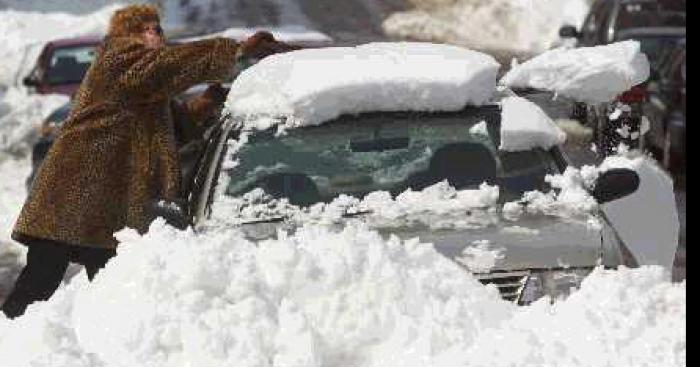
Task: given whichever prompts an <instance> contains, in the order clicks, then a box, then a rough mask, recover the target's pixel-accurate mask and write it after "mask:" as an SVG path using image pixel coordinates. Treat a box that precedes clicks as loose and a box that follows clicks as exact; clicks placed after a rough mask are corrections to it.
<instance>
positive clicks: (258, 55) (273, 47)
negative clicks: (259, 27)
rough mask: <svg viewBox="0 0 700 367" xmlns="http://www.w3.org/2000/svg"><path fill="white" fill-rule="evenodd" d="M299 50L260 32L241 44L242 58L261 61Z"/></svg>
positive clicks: (270, 34)
mask: <svg viewBox="0 0 700 367" xmlns="http://www.w3.org/2000/svg"><path fill="white" fill-rule="evenodd" d="M295 49H298V47H294V46H291V45H288V44H286V43H284V42H280V41H277V40H275V37H274V36H273V35H272V33H270V32H267V31H258V32H256V33H255V34H254V35H252V36H250V37H249V38H248V39H247V40H245V41H244V42H243V43H242V44H241V56H242V57H245V58H248V59H257V60H260V59H262V58H265V57H267V56H270V55H273V54H276V53H281V52H287V51H292V50H295Z"/></svg>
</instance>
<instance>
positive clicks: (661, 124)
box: [644, 38, 686, 175]
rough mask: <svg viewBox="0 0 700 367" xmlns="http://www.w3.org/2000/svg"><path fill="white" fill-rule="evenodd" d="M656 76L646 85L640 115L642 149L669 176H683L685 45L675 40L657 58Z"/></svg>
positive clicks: (684, 156) (684, 148) (684, 161)
mask: <svg viewBox="0 0 700 367" xmlns="http://www.w3.org/2000/svg"><path fill="white" fill-rule="evenodd" d="M657 70H658V72H657V75H656V77H655V78H654V79H653V80H652V81H651V82H650V83H649V88H648V90H649V99H648V102H647V103H645V104H644V115H645V116H647V117H648V118H649V121H650V130H649V132H647V133H646V134H645V147H646V148H648V149H649V150H650V151H651V152H652V153H653V154H654V155H655V157H656V158H657V159H658V160H659V161H660V162H662V164H663V166H664V167H665V168H666V169H668V170H669V171H670V172H671V173H672V174H674V175H676V174H684V173H685V166H686V141H685V140H686V135H685V134H686V42H685V38H682V39H680V40H678V41H677V42H676V43H675V45H674V47H670V48H667V49H664V50H663V52H662V53H661V54H660V55H659V60H658V66H657Z"/></svg>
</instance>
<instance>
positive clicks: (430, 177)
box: [225, 114, 556, 206]
mask: <svg viewBox="0 0 700 367" xmlns="http://www.w3.org/2000/svg"><path fill="white" fill-rule="evenodd" d="M498 135H499V131H498V127H497V126H495V123H487V122H485V121H484V119H483V118H482V117H479V116H460V115H458V114H379V115H373V116H362V117H352V118H345V119H344V120H343V121H339V122H337V123H330V124H326V125H322V126H317V127H307V128H300V129H295V130H291V131H289V132H288V133H287V134H286V135H284V136H279V137H276V136H275V135H274V134H273V133H272V132H265V133H259V134H256V135H254V136H252V137H251V138H250V140H249V142H248V144H245V145H244V146H243V147H242V148H241V150H240V151H239V152H238V153H237V155H236V157H235V159H236V160H237V161H238V165H237V166H235V167H234V168H233V169H231V170H230V171H228V176H229V177H230V179H228V180H227V181H228V186H227V187H226V190H225V193H226V194H227V195H229V196H241V195H243V194H245V193H247V192H249V191H251V190H253V189H254V188H258V187H259V188H262V189H263V190H265V191H266V192H267V193H268V194H269V195H271V196H273V197H275V198H288V199H289V201H290V203H292V204H295V205H300V206H307V205H310V204H314V203H318V202H329V201H332V200H333V199H334V198H336V197H337V196H339V195H341V194H345V195H349V196H353V197H357V198H362V197H363V196H364V195H366V194H368V193H370V192H373V191H379V190H381V191H388V192H390V193H391V194H392V196H396V195H398V194H400V193H401V192H403V191H405V190H407V189H413V190H422V189H424V188H426V187H428V186H431V185H433V184H435V183H438V182H441V181H443V180H447V181H448V182H449V183H450V184H451V185H452V186H454V187H455V188H457V189H468V188H478V187H479V186H480V184H482V183H483V182H486V183H489V184H491V185H498V186H500V191H501V192H500V199H501V200H502V201H505V200H515V199H517V198H519V197H521V196H522V194H523V193H524V192H526V191H531V190H544V189H546V183H545V182H544V177H545V175H546V174H550V173H555V171H556V166H555V164H554V161H553V158H552V157H551V155H550V154H549V153H548V152H545V151H543V150H541V149H535V150H530V151H524V152H516V153H508V152H502V151H499V150H498V149H497V146H498V139H499V136H498Z"/></svg>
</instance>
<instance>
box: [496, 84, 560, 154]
mask: <svg viewBox="0 0 700 367" xmlns="http://www.w3.org/2000/svg"><path fill="white" fill-rule="evenodd" d="M501 111H502V112H501V145H500V147H499V149H501V150H505V151H519V150H530V149H533V148H537V147H541V148H544V149H549V148H551V147H552V146H555V145H558V144H563V143H564V141H565V140H566V133H565V132H564V131H563V130H562V129H561V128H560V127H559V126H557V124H555V123H554V121H552V119H551V118H549V116H547V114H546V113H545V112H544V111H542V109H541V108H540V107H539V106H537V105H536V104H534V103H532V102H530V101H528V100H527V99H525V98H521V97H507V98H504V99H503V100H501Z"/></svg>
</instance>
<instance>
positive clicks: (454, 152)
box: [163, 53, 640, 304]
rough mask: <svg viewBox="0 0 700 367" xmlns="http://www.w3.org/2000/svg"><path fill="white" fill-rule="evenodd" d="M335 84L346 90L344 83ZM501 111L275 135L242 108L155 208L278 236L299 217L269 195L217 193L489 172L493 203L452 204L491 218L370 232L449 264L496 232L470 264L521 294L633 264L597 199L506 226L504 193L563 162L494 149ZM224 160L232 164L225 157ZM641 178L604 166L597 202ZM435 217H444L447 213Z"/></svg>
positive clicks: (529, 297) (395, 182) (519, 189)
mask: <svg viewBox="0 0 700 367" xmlns="http://www.w3.org/2000/svg"><path fill="white" fill-rule="evenodd" d="M402 57H405V53H402ZM300 59H303V58H301V57H300ZM306 60H309V59H308V58H307V59H306ZM373 61H376V60H373ZM300 62H303V61H300ZM311 62H313V63H314V64H313V65H314V67H315V68H317V70H334V68H333V67H332V65H327V66H325V69H324V65H323V62H324V59H323V58H322V57H321V58H318V59H314V60H312V61H311ZM268 65H269V64H268ZM284 65H286V66H289V65H288V64H284ZM254 67H256V66H254ZM381 70H385V72H387V71H386V70H389V69H381ZM377 72H380V71H379V70H378V71H377ZM263 74H265V73H263ZM324 75H325V74H324ZM296 77H299V76H296ZM329 78H331V77H330V76H329ZM246 80H247V81H248V82H250V83H256V82H260V81H259V80H256V79H255V78H248V79H246ZM294 80H297V79H294ZM324 80H325V79H324ZM328 82H329V84H332V83H330V82H331V81H328ZM340 84H342V83H340ZM248 87H251V85H248ZM252 87H254V86H252ZM394 87H396V86H395V85H394ZM356 88H359V86H358V85H354V86H353V90H357V89H356ZM410 88H417V86H416V85H411V86H410ZM335 92H337V93H343V92H347V88H346V89H343V88H341V92H338V90H335ZM329 93H334V92H329ZM397 93H399V92H397ZM426 93H427V91H426ZM312 95H313V96H314V98H318V99H319V100H325V99H324V95H323V94H318V93H316V92H315V91H314V92H313V93H312ZM328 97H329V98H330V96H328ZM334 97H338V96H337V95H334ZM305 102H306V103H313V101H305ZM404 102H405V101H404ZM271 103H274V102H271ZM397 103H400V102H397ZM258 107H260V108H263V106H258ZM229 112H230V111H229ZM501 112H502V111H501V105H500V104H499V103H497V102H494V103H488V104H486V105H481V106H465V107H464V108H463V109H461V110H458V111H451V112H444V111H443V112H437V111H428V110H424V111H408V110H405V109H401V108H397V109H395V110H394V111H391V112H387V111H386V110H376V111H367V112H362V113H357V114H348V115H341V116H340V117H337V118H330V119H329V120H327V121H324V122H322V123H320V124H314V125H312V126H304V127H298V128H294V129H291V130H288V131H286V132H285V133H284V134H279V133H278V126H274V125H273V126H271V127H270V128H268V129H264V130H256V129H253V128H250V129H249V128H246V122H245V119H246V117H245V116H244V115H243V114H241V115H236V114H235V113H230V114H225V115H224V116H223V117H222V120H221V123H220V124H217V125H215V126H213V127H212V128H211V129H210V130H209V131H208V132H207V134H206V135H205V138H204V140H205V142H206V143H205V148H204V150H203V151H202V152H201V154H200V156H199V157H198V158H197V159H194V160H192V161H190V162H183V165H192V167H193V169H191V170H190V172H192V175H191V176H187V177H184V180H185V181H186V182H185V183H184V185H183V187H185V188H186V190H185V192H184V193H183V197H182V200H183V202H185V203H186V204H185V205H184V207H182V208H181V210H180V211H179V212H178V211H177V210H173V209H172V207H169V206H167V207H165V206H164V207H163V217H164V218H168V217H169V218H171V220H170V221H171V222H172V223H187V222H190V223H194V227H195V230H198V231H206V230H208V229H210V228H212V226H217V225H223V226H234V227H238V228H240V229H241V230H242V231H243V232H244V233H245V234H246V235H247V236H249V237H250V238H252V239H255V240H261V239H265V238H271V237H274V236H276V235H277V234H278V233H279V232H278V231H294V230H295V229H296V228H298V226H299V225H301V224H303V223H301V224H300V223H298V222H296V221H295V219H294V217H290V216H288V215H287V214H285V213H284V212H276V211H275V210H274V208H275V204H273V203H272V202H270V203H268V204H269V205H267V204H266V205H267V206H266V208H267V209H270V210H268V211H265V212H264V213H262V214H261V215H260V216H256V217H255V219H249V220H242V221H233V220H230V219H228V218H231V216H235V215H236V213H233V212H229V211H236V212H238V211H239V210H240V208H238V209H232V208H231V206H229V205H227V204H226V203H227V202H229V200H234V201H235V200H236V199H241V200H242V198H244V197H246V195H247V194H248V193H250V192H252V190H255V189H257V188H261V189H263V190H264V191H265V192H266V193H267V194H268V195H269V196H270V197H272V198H274V199H272V200H277V202H279V200H282V199H286V200H287V201H288V203H289V204H292V205H297V206H299V207H302V208H303V207H307V208H308V207H311V206H314V205H316V204H317V203H327V202H330V201H332V200H334V199H336V198H338V197H340V196H342V195H346V196H350V197H356V198H362V197H363V196H364V195H366V194H368V193H370V192H375V191H378V190H381V191H385V192H388V193H389V194H390V195H392V196H393V197H396V196H397V195H398V194H400V193H402V192H404V191H405V190H408V189H411V190H422V189H425V188H428V187H431V185H434V184H437V183H440V182H442V181H445V180H446V181H447V182H448V183H449V184H450V185H452V186H454V187H455V188H457V189H474V188H477V187H479V185H480V184H482V183H483V182H487V183H490V184H492V185H498V186H499V191H500V192H499V196H498V198H499V202H498V205H497V208H496V210H493V211H488V210H487V209H484V208H481V209H475V210H474V211H473V212H472V211H465V212H460V213H458V214H457V215H458V217H459V216H460V215H461V216H463V218H462V217H460V218H461V219H462V220H467V219H468V218H470V216H475V217H478V216H479V215H480V214H479V213H478V212H479V210H484V211H486V212H487V213H491V214H489V215H494V222H491V223H490V224H489V225H486V226H483V227H477V228H463V227H448V228H442V229H433V228H431V227H430V226H429V225H427V224H425V223H422V222H420V221H407V222H406V223H403V224H401V225H400V226H397V227H391V228H383V229H381V228H380V229H379V231H380V233H382V234H383V235H386V236H389V235H392V234H393V235H397V236H399V237H401V238H404V239H407V238H415V237H418V238H419V239H420V240H421V242H424V243H432V244H433V246H434V248H435V249H436V250H437V251H438V252H439V253H441V254H443V255H444V256H446V257H447V258H449V259H452V260H455V261H456V262H458V263H459V261H458V260H459V259H458V257H459V256H460V254H462V253H464V251H465V250H466V249H467V248H468V247H470V246H474V243H475V242H478V241H477V240H487V241H491V242H492V243H497V244H498V246H499V247H502V248H503V249H504V256H503V257H502V258H499V259H498V260H497V261H496V263H495V264H494V266H493V267H492V268H490V269H489V270H486V271H474V273H475V275H476V277H477V278H478V279H480V280H481V281H482V282H483V283H485V284H494V285H495V286H496V287H497V289H498V290H499V291H500V293H501V296H502V297H503V298H504V299H507V300H511V301H513V302H517V303H519V304H526V303H529V302H531V301H533V300H535V299H538V298H539V297H541V296H543V295H550V296H554V297H556V296H559V295H563V294H566V293H567V292H568V291H569V290H570V289H571V287H575V286H577V285H578V284H579V282H580V281H581V280H582V279H583V278H584V277H585V276H586V275H587V274H588V273H589V272H590V271H591V270H592V269H593V268H594V267H596V266H597V265H601V264H602V265H605V266H608V267H612V268H615V267H617V266H619V265H621V264H626V265H628V266H635V265H636V264H637V260H636V259H635V257H634V255H632V252H631V251H630V250H629V249H628V248H627V247H626V246H625V244H624V243H623V241H622V240H621V238H620V236H618V234H617V231H616V229H615V228H614V227H613V225H612V224H611V223H610V222H609V221H608V220H607V219H606V216H605V214H604V213H603V212H602V211H600V210H598V211H596V212H595V214H594V215H595V216H596V217H597V218H599V219H600V222H601V226H600V227H596V228H593V227H590V226H588V225H587V220H585V219H574V218H567V219H564V218H560V217H556V216H548V215H541V216H540V215H534V216H527V217H526V218H523V219H522V220H523V222H518V223H519V224H520V225H522V226H524V227H527V228H529V229H530V231H529V232H528V233H529V234H528V235H523V233H517V231H515V232H513V231H509V230H508V229H507V227H509V226H512V225H513V224H512V223H513V222H510V221H508V220H507V219H505V214H504V211H503V206H504V205H505V202H507V201H511V200H516V199H517V198H522V196H523V194H524V193H525V192H530V191H531V190H542V191H544V192H546V191H548V190H549V189H550V188H551V187H550V184H549V182H548V181H547V180H546V179H545V177H546V176H547V175H550V174H559V173H562V172H564V171H565V170H566V169H567V167H568V166H569V164H568V159H567V157H566V155H565V153H564V151H563V150H562V148H560V147H559V146H556V145H555V146H554V147H552V148H551V149H544V148H538V147H533V148H531V149H527V150H520V151H509V152H507V151H503V150H500V149H499V146H500V142H501V140H500V139H501V135H500V132H501V123H502V121H501ZM236 116H239V117H236ZM286 117H288V116H279V120H278V121H279V122H280V123H282V122H283V121H285V118H286ZM266 121H267V120H266ZM523 134H524V135H527V134H528V132H523ZM535 134H536V133H535ZM242 136H245V139H243V140H242V139H241V138H242ZM242 141H245V143H243V144H241V142H242ZM231 147H236V149H235V151H230V149H231ZM231 154H234V155H233V156H231ZM231 159H232V160H235V162H236V164H229V162H230V160H231ZM639 183H640V179H639V176H638V175H637V174H636V173H635V172H634V171H632V170H628V169H622V170H611V171H608V172H606V173H604V174H602V176H600V177H599V178H598V180H597V183H596V184H595V186H594V188H593V189H591V193H592V195H593V196H594V197H595V198H596V199H597V200H598V202H599V203H606V202H611V201H615V200H617V199H619V198H622V197H624V196H626V195H628V194H630V193H632V192H634V191H635V190H636V189H637V188H638V187H639ZM282 201H283V202H284V200H282ZM427 207H428V204H427V203H426V208H427ZM372 215H373V213H372V212H371V211H369V212H368V211H352V212H351V211H346V212H344V213H342V215H341V218H342V219H341V221H343V222H345V221H351V220H353V221H358V220H359V221H364V222H365V223H367V224H368V225H373V224H376V222H375V219H376V218H373V217H372ZM481 215H483V213H482V214H481ZM442 216H443V219H444V216H446V214H444V213H443V214H442ZM173 217H175V218H178V219H172V218H173ZM340 225H342V223H341V224H340ZM467 270H468V271H472V270H469V269H467Z"/></svg>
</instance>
